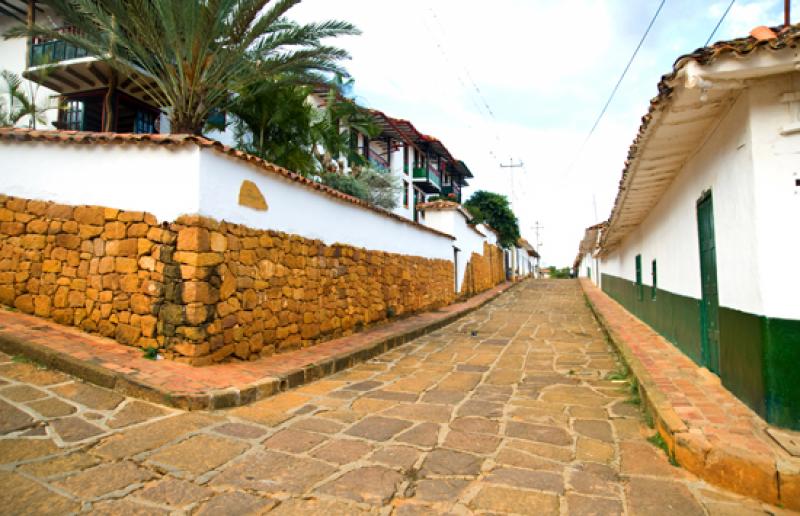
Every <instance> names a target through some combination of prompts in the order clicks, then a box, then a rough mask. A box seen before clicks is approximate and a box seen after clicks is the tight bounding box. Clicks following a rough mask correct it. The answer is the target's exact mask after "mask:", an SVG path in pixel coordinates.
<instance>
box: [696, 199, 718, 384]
mask: <svg viewBox="0 0 800 516" xmlns="http://www.w3.org/2000/svg"><path fill="white" fill-rule="evenodd" d="M697 232H698V237H699V242H700V283H701V289H702V299H701V301H700V338H701V341H702V342H701V344H702V353H703V363H704V365H705V366H706V367H707V368H708V369H709V370H711V371H713V372H715V373H717V374H719V294H718V289H717V251H716V245H715V242H714V203H713V200H712V197H711V192H708V193H706V194H704V195H703V196H702V197H701V198H700V200H699V201H697Z"/></svg>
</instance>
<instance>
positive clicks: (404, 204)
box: [403, 180, 408, 208]
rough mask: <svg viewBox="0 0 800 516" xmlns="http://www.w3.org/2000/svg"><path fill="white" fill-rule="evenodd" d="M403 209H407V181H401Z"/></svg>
mask: <svg viewBox="0 0 800 516" xmlns="http://www.w3.org/2000/svg"><path fill="white" fill-rule="evenodd" d="M403 207H404V208H408V181H405V180H403Z"/></svg>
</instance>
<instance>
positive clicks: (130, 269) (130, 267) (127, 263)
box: [114, 257, 139, 274]
mask: <svg viewBox="0 0 800 516" xmlns="http://www.w3.org/2000/svg"><path fill="white" fill-rule="evenodd" d="M114 270H115V271H117V272H120V273H123V274H129V273H134V272H136V271H138V270H139V264H138V263H137V261H136V259H135V258H122V257H117V258H115V259H114Z"/></svg>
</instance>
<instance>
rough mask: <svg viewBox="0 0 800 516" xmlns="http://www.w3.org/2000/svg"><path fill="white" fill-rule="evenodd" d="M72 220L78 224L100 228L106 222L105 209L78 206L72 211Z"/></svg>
mask: <svg viewBox="0 0 800 516" xmlns="http://www.w3.org/2000/svg"><path fill="white" fill-rule="evenodd" d="M74 218H75V221H76V222H77V223H78V224H92V225H95V226H102V225H104V224H105V222H106V215H105V209H104V208H99V207H96V206H78V207H77V208H75V210H74Z"/></svg>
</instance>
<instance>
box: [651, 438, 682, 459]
mask: <svg viewBox="0 0 800 516" xmlns="http://www.w3.org/2000/svg"><path fill="white" fill-rule="evenodd" d="M647 440H648V442H649V443H650V444H652V445H653V446H655V447H656V448H661V450H662V451H663V452H664V453H665V454H666V456H667V458H669V463H670V464H672V465H673V466H675V467H678V466H679V465H680V464H678V461H677V460H675V456H674V455H672V453H670V451H669V445H667V442H666V441H665V440H664V438H663V437H661V434H660V433H658V432H656V433H655V434H653V435H651V436H650V437H648V438H647Z"/></svg>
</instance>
